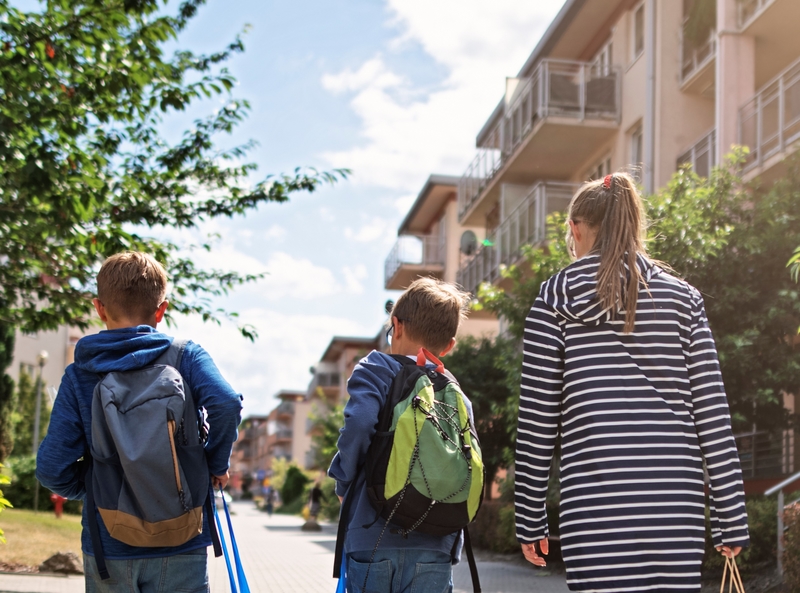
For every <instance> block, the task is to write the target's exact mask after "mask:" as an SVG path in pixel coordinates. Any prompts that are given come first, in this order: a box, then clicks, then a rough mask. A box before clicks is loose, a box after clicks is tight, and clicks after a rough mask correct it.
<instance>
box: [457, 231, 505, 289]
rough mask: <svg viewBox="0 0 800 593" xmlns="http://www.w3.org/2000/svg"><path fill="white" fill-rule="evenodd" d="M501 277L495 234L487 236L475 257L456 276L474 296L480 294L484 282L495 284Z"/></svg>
mask: <svg viewBox="0 0 800 593" xmlns="http://www.w3.org/2000/svg"><path fill="white" fill-rule="evenodd" d="M499 276H500V266H499V262H498V261H497V250H496V248H495V245H494V234H491V235H487V236H486V241H484V243H483V245H481V247H480V248H479V249H478V251H477V252H476V253H475V255H473V256H472V258H471V259H470V260H469V261H468V262H467V263H466V264H464V266H462V268H461V269H460V270H459V271H458V274H456V281H457V282H458V283H459V284H460V285H461V286H463V287H464V288H465V289H466V290H468V291H469V292H471V293H472V294H474V295H475V294H478V287H479V286H480V285H481V284H482V283H484V282H494V281H495V280H497V278H498V277H499Z"/></svg>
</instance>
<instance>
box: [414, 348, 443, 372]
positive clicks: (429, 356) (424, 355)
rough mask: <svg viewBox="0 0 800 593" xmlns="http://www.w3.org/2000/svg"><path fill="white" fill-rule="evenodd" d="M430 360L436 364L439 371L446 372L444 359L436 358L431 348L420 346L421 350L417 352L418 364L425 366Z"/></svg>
mask: <svg viewBox="0 0 800 593" xmlns="http://www.w3.org/2000/svg"><path fill="white" fill-rule="evenodd" d="M429 360H430V361H431V362H432V363H433V364H435V365H436V372H437V373H444V365H443V364H442V361H441V360H439V359H438V358H436V357H435V356H434V355H433V353H432V352H431V351H430V350H428V349H426V348H420V349H419V352H417V366H421V367H424V366H425V365H426V364H427V363H428V361H429Z"/></svg>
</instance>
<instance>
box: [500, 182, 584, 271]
mask: <svg viewBox="0 0 800 593" xmlns="http://www.w3.org/2000/svg"><path fill="white" fill-rule="evenodd" d="M578 187H579V186H578V184H575V183H559V182H552V181H551V182H544V183H537V184H536V185H534V186H533V187H532V188H531V191H530V193H528V195H527V196H526V197H525V199H524V200H523V201H522V203H521V204H520V205H519V206H517V208H516V209H515V210H514V211H513V212H512V213H511V214H510V215H508V217H507V218H506V220H505V221H503V222H502V223H501V224H500V226H499V227H498V228H497V235H496V237H497V258H498V263H499V264H505V265H507V266H508V265H511V264H513V263H515V262H516V261H517V260H518V259H519V258H520V256H521V255H522V247H523V246H524V245H538V244H539V243H541V242H542V241H544V240H545V239H546V237H547V215H548V213H550V212H555V211H559V210H566V209H567V207H568V206H569V201H570V200H571V199H572V195H573V194H574V193H575V191H576V190H577V189H578Z"/></svg>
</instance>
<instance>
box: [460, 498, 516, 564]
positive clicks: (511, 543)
mask: <svg viewBox="0 0 800 593" xmlns="http://www.w3.org/2000/svg"><path fill="white" fill-rule="evenodd" d="M509 518H510V520H509ZM515 531H516V530H515V527H514V506H513V505H512V504H509V503H507V502H503V501H501V500H486V501H484V502H483V505H481V509H480V511H478V516H477V517H475V522H474V523H473V524H472V525H470V526H469V535H470V538H471V539H472V543H473V545H474V546H475V547H476V548H480V549H483V550H490V551H492V552H499V553H509V552H514V551H516V550H518V549H519V543H518V542H517V536H516V532H515Z"/></svg>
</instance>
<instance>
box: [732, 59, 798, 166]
mask: <svg viewBox="0 0 800 593" xmlns="http://www.w3.org/2000/svg"><path fill="white" fill-rule="evenodd" d="M799 139H800V60H798V61H796V62H794V63H793V64H792V65H791V66H789V67H788V68H787V69H786V70H784V71H783V72H782V73H780V74H779V75H778V76H777V77H776V78H774V79H773V80H772V81H771V82H769V83H768V84H766V85H765V86H764V87H762V89H761V90H760V91H759V92H758V94H756V96H755V97H753V98H752V99H750V101H748V102H747V103H746V104H745V105H744V106H743V107H742V108H741V109H740V110H739V144H742V145H744V146H747V147H748V148H749V149H750V154H749V155H748V157H747V161H746V162H745V171H748V170H750V169H754V168H757V167H758V168H762V171H763V170H764V169H766V168H768V167H771V166H772V165H774V164H777V163H778V162H779V161H781V160H783V158H784V157H785V156H786V155H787V154H788V152H790V151H791V148H792V147H791V145H792V144H794V143H795V142H796V141H797V140H799Z"/></svg>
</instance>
